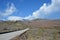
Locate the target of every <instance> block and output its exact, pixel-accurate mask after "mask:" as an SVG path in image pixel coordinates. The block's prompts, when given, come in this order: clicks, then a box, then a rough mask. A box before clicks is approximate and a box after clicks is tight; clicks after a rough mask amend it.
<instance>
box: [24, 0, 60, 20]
mask: <svg viewBox="0 0 60 40" xmlns="http://www.w3.org/2000/svg"><path fill="white" fill-rule="evenodd" d="M51 1H52V3H51V4H50V5H48V6H47V4H46V3H44V4H43V6H41V7H40V8H39V9H38V10H36V11H35V12H33V14H32V15H29V16H27V17H25V19H31V20H32V19H34V18H44V17H45V16H47V15H49V14H51V13H53V12H58V11H59V12H60V0H51Z"/></svg>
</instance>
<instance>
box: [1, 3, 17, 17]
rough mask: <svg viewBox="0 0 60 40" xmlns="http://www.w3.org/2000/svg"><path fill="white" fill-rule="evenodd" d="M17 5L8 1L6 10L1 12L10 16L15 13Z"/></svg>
mask: <svg viewBox="0 0 60 40" xmlns="http://www.w3.org/2000/svg"><path fill="white" fill-rule="evenodd" d="M16 10H17V9H16V7H15V6H14V4H13V3H11V5H10V4H9V3H8V5H7V9H5V10H4V11H2V12H0V13H1V14H2V16H9V15H11V14H12V13H14V12H15V11H16Z"/></svg>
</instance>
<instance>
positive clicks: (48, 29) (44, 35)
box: [0, 19, 60, 40]
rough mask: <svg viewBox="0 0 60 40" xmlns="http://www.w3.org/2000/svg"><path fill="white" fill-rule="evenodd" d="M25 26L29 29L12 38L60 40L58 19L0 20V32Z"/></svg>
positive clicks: (14, 39) (17, 39) (59, 22)
mask: <svg viewBox="0 0 60 40" xmlns="http://www.w3.org/2000/svg"><path fill="white" fill-rule="evenodd" d="M25 28H30V30H29V31H28V32H27V33H25V34H24V35H22V36H18V37H15V38H13V39H12V40H60V20H46V19H41V20H40V19H38V20H32V21H14V22H13V21H3V22H0V33H4V32H10V31H16V30H21V29H25ZM20 38H21V39H20Z"/></svg>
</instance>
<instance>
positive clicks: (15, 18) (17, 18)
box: [7, 16, 23, 21]
mask: <svg viewBox="0 0 60 40" xmlns="http://www.w3.org/2000/svg"><path fill="white" fill-rule="evenodd" d="M22 19H23V18H22V17H18V16H9V17H8V18H7V20H10V21H16V20H22Z"/></svg>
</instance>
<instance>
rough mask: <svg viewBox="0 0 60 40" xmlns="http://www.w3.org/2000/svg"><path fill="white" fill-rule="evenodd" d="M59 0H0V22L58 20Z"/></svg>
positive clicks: (59, 11)
mask: <svg viewBox="0 0 60 40" xmlns="http://www.w3.org/2000/svg"><path fill="white" fill-rule="evenodd" d="M59 4H60V1H59V0H0V20H22V19H27V20H33V19H36V18H43V19H45V18H46V19H60V8H59V7H60V5H59Z"/></svg>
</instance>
